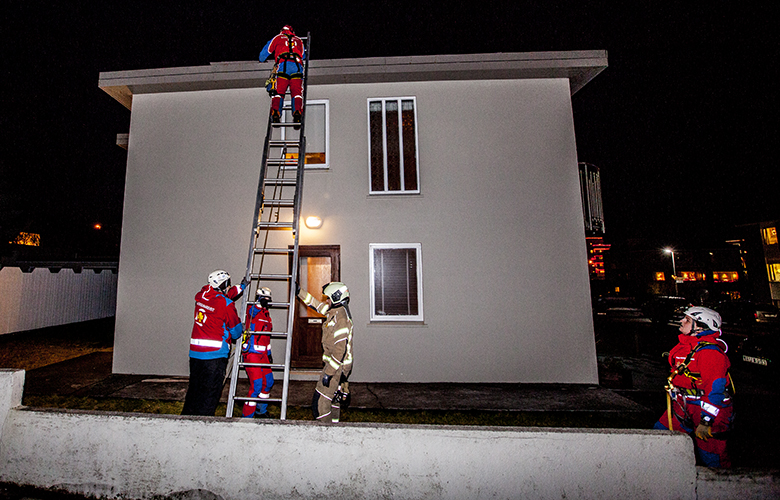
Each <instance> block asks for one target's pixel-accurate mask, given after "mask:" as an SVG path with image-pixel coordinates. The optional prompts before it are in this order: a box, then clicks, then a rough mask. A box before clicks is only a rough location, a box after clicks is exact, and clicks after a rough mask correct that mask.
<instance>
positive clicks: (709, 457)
mask: <svg viewBox="0 0 780 500" xmlns="http://www.w3.org/2000/svg"><path fill="white" fill-rule="evenodd" d="M684 314H685V316H684V317H683V319H682V321H681V322H680V335H679V336H678V337H677V338H678V340H679V343H678V344H677V345H676V346H675V347H674V348H673V349H672V350H671V351H670V352H669V365H670V366H671V375H669V378H668V384H667V386H666V390H667V393H668V398H667V403H668V405H667V410H666V413H664V414H663V415H662V416H661V418H660V419H659V420H658V422H656V424H655V427H654V428H655V429H672V430H675V431H679V432H685V433H687V434H690V435H691V436H692V437H693V442H694V446H695V450H696V457H697V460H698V462H699V463H700V464H701V465H705V466H707V467H721V468H729V467H731V460H730V459H729V455H728V452H727V449H726V439H727V437H728V435H729V433H730V431H731V428H732V422H733V418H734V409H733V406H732V401H731V395H732V393H733V385H732V383H731V376H730V375H729V367H730V366H731V363H730V362H729V358H728V357H727V356H726V351H727V350H728V346H727V345H726V343H725V342H724V341H723V340H722V339H721V338H720V335H721V331H720V327H721V318H720V314H718V313H717V312H715V311H713V310H712V309H708V308H706V307H691V308H689V309H688V310H686V311H685V313H684Z"/></svg>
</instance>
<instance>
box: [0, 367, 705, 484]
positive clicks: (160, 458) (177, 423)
mask: <svg viewBox="0 0 780 500" xmlns="http://www.w3.org/2000/svg"><path fill="white" fill-rule="evenodd" d="M19 373H21V372H18V371H17V372H0V390H2V391H3V394H0V404H2V406H0V422H2V415H7V418H5V423H4V424H3V427H2V434H1V435H0V481H4V482H12V483H18V484H24V485H33V486H38V487H57V488H62V489H65V490H67V491H70V492H74V493H80V494H85V495H95V496H97V497H99V498H127V499H135V498H153V497H155V496H160V497H166V496H171V497H173V498H196V499H197V498H223V499H245V498H323V499H327V498H334V499H336V498H337V499H351V498H361V499H364V498H430V499H435V498H447V499H452V498H464V499H465V498H468V499H479V498H491V499H501V498H539V499H546V498H549V499H553V498H555V499H558V498H568V499H576V498H600V499H612V498H614V499H618V498H620V499H623V498H643V499H655V498H657V499H676V498H680V499H692V498H695V482H696V468H695V466H694V458H693V450H692V447H691V443H690V440H689V438H688V437H687V436H684V435H681V434H676V433H669V432H663V431H610V430H582V429H541V428H477V427H438V426H405V425H361V424H339V425H334V426H324V425H320V424H317V423H314V422H290V421H287V422H280V421H271V422H269V421H253V420H242V419H231V420H227V419H222V418H216V417H212V418H205V417H197V418H196V417H190V418H187V417H176V416H152V415H143V416H142V415H127V414H109V413H99V412H78V411H47V410H30V409H24V408H13V407H14V406H16V405H18V404H20V402H21V390H20V385H19V384H20V383H21V381H23V377H19V375H18V374H19ZM6 381H8V382H6ZM9 391H11V392H13V391H15V393H14V394H16V396H15V397H13V398H12V397H11V396H10V395H9V394H7V393H8V392H9ZM14 399H15V401H14ZM185 492H188V495H189V496H186V495H185Z"/></svg>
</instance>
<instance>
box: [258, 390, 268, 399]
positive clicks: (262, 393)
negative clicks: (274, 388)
mask: <svg viewBox="0 0 780 500" xmlns="http://www.w3.org/2000/svg"><path fill="white" fill-rule="evenodd" d="M259 397H260V399H268V398H270V397H271V395H270V394H266V393H264V392H261V393H260V396H259Z"/></svg>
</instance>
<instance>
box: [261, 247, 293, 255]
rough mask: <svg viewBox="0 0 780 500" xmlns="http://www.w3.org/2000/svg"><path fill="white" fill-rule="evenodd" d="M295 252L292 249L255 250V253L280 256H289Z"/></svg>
mask: <svg viewBox="0 0 780 500" xmlns="http://www.w3.org/2000/svg"><path fill="white" fill-rule="evenodd" d="M294 251H295V249H293V248H255V253H256V254H259V253H264V254H268V253H280V254H291V253H293V252H294Z"/></svg>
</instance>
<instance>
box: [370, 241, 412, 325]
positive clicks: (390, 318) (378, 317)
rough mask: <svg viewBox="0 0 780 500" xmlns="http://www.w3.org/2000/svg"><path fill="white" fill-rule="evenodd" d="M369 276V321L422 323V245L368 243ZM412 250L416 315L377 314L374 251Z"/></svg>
mask: <svg viewBox="0 0 780 500" xmlns="http://www.w3.org/2000/svg"><path fill="white" fill-rule="evenodd" d="M368 247H369V259H368V260H369V272H368V274H369V276H370V278H371V279H370V281H371V283H370V285H371V286H370V288H369V295H370V303H371V312H370V321H377V322H379V321H417V322H422V321H424V314H423V310H424V309H423V286H422V277H423V274H422V244H421V243H369V245H368ZM385 249H390V250H412V249H413V250H414V251H415V258H416V268H417V289H416V293H417V314H416V315H405V316H402V315H394V316H386V315H381V314H377V312H376V311H377V307H376V306H377V300H378V299H379V298H378V297H376V296H375V292H374V290H375V285H376V281H375V280H376V276H374V257H375V255H376V250H385Z"/></svg>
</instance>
